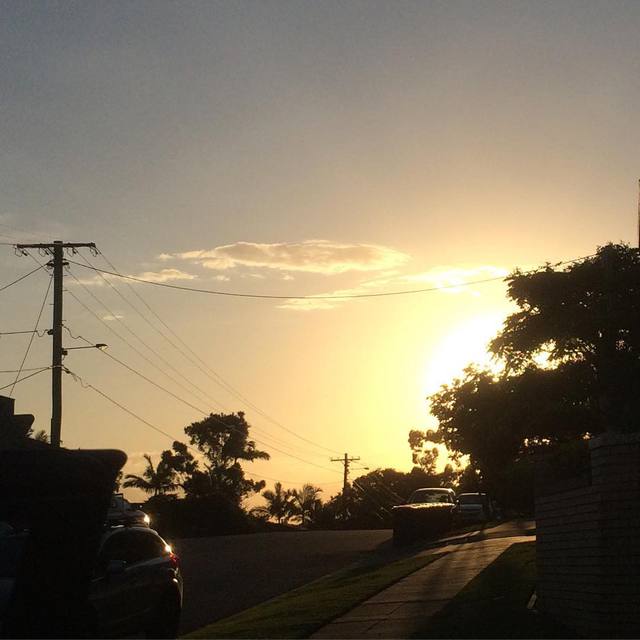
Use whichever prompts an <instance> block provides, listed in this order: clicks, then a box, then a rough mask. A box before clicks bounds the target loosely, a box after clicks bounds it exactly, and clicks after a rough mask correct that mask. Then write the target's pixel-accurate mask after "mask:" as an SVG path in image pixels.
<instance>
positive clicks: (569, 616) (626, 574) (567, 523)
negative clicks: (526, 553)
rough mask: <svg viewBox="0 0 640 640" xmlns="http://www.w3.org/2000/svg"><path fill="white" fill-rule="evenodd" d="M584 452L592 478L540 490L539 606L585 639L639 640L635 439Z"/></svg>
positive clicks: (639, 509) (639, 484)
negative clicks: (622, 639) (620, 639)
mask: <svg viewBox="0 0 640 640" xmlns="http://www.w3.org/2000/svg"><path fill="white" fill-rule="evenodd" d="M589 450H590V461H589V466H590V469H589V471H590V473H588V474H583V475H582V476H580V477H575V478H572V479H569V480H568V481H567V482H564V483H562V484H561V485H560V484H556V485H545V484H544V482H541V483H539V484H538V490H537V495H536V529H537V542H536V548H537V564H538V590H537V593H538V607H539V608H540V610H542V611H544V612H545V613H548V614H551V615H553V616H554V617H556V618H557V619H558V620H560V621H561V622H564V623H565V624H567V625H568V626H570V627H573V628H575V629H576V630H578V631H579V632H581V633H583V634H585V635H589V636H597V637H613V636H628V637H640V435H636V434H605V435H603V436H601V437H599V438H594V439H593V440H591V441H590V442H589Z"/></svg>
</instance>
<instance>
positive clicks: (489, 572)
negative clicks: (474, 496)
mask: <svg viewBox="0 0 640 640" xmlns="http://www.w3.org/2000/svg"><path fill="white" fill-rule="evenodd" d="M535 585H536V549H535V542H534V541H532V542H520V543H516V544H513V545H511V546H510V547H509V548H508V549H507V550H506V551H505V552H504V553H502V554H501V555H500V556H499V557H498V558H497V559H496V560H495V561H494V562H492V563H491V564H490V565H489V566H488V567H487V568H486V569H484V570H483V571H481V572H480V573H479V574H478V575H477V576H476V577H475V578H474V579H473V580H471V582H469V584H467V585H466V586H465V587H464V588H463V589H462V590H461V591H460V593H458V595H456V596H455V598H453V599H452V600H451V601H450V602H449V603H448V604H447V605H446V606H445V607H444V608H443V609H442V610H441V611H439V612H438V613H436V614H435V615H434V616H433V617H432V618H431V619H430V620H429V624H428V626H427V627H426V628H424V629H421V630H420V631H419V632H418V633H416V634H415V635H414V637H415V638H576V637H577V636H576V635H575V634H574V633H573V632H572V631H570V630H569V629H567V628H566V627H563V626H561V625H559V624H557V623H555V622H554V621H552V620H549V619H548V618H546V617H544V616H542V615H541V614H538V613H536V612H532V611H529V610H528V609H527V603H528V601H529V598H530V597H531V594H532V593H533V591H534V589H535Z"/></svg>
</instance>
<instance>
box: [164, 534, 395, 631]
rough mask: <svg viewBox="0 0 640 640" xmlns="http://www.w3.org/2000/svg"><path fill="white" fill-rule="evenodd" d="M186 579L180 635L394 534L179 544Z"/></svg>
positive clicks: (387, 546) (339, 564) (387, 545)
mask: <svg viewBox="0 0 640 640" xmlns="http://www.w3.org/2000/svg"><path fill="white" fill-rule="evenodd" d="M174 546H175V548H176V551H177V553H178V555H179V557H180V560H181V565H182V571H183V575H184V584H185V587H184V609H183V615H182V626H181V633H188V632H189V631H192V630H194V629H196V628H198V627H200V626H202V625H204V624H207V623H209V622H213V621H214V620H218V619H220V618H224V617H226V616H230V615H232V614H234V613H237V612H239V611H242V610H244V609H246V608H248V607H251V606H254V605H256V604H258V603H259V602H264V601H265V600H268V599H270V598H273V597H275V596H277V595H279V594H281V593H285V592H286V591H289V590H290V589H295V588H296V587H299V586H301V585H303V584H306V583H308V582H311V581H312V580H315V579H317V578H319V577H321V576H323V575H325V574H327V573H331V572H333V571H337V570H338V569H341V568H343V567H345V566H347V565H348V564H350V563H352V562H354V561H356V560H358V559H361V558H363V557H365V556H366V555H367V554H371V553H373V552H376V551H387V550H388V551H390V550H391V530H374V531H291V532H289V531H287V532H278V533H259V534H252V535H237V536H220V537H213V538H191V539H185V540H178V541H175V544H174Z"/></svg>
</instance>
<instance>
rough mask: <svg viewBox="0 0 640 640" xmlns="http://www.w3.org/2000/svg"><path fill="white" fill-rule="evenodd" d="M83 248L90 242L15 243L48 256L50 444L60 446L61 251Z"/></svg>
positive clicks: (62, 264)
mask: <svg viewBox="0 0 640 640" xmlns="http://www.w3.org/2000/svg"><path fill="white" fill-rule="evenodd" d="M81 247H86V248H89V249H92V250H94V251H95V249H96V245H95V243H93V242H62V241H61V240H55V241H54V242H52V243H44V244H43V243H40V244H17V245H16V248H17V249H18V250H23V251H26V250H27V249H38V250H40V251H44V252H45V253H46V254H47V255H50V256H51V260H50V261H49V262H48V264H47V266H48V267H50V268H51V269H52V272H53V324H52V326H51V329H50V331H49V334H50V335H51V336H52V338H53V346H52V354H51V444H52V445H53V446H54V447H59V446H60V436H61V432H62V356H63V355H64V354H63V348H62V303H63V296H62V278H63V269H64V266H65V264H66V263H65V260H64V250H65V249H71V250H72V251H74V250H76V249H79V248H81Z"/></svg>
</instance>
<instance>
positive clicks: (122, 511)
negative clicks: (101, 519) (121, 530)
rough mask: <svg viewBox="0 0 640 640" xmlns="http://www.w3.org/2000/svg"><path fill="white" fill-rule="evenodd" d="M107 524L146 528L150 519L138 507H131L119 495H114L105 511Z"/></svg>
mask: <svg viewBox="0 0 640 640" xmlns="http://www.w3.org/2000/svg"><path fill="white" fill-rule="evenodd" d="M107 524H109V525H111V526H115V525H119V524H121V525H125V526H138V527H148V526H149V525H150V524H151V518H150V517H149V516H148V515H147V514H146V513H145V512H144V511H142V510H141V509H140V508H139V507H138V505H132V504H131V503H130V502H129V501H128V500H127V499H126V498H125V497H124V496H123V495H122V494H121V493H114V494H113V496H112V497H111V504H110V505H109V511H107Z"/></svg>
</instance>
